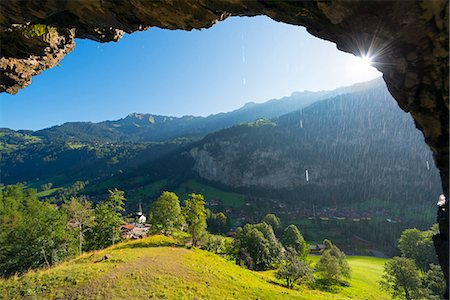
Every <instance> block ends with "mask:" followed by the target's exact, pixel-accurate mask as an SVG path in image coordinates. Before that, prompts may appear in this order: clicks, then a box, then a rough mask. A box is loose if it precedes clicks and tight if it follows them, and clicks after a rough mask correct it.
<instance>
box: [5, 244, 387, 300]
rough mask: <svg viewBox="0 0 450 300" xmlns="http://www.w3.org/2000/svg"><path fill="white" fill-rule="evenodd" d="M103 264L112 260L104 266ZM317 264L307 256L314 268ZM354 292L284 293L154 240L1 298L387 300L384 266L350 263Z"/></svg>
mask: <svg viewBox="0 0 450 300" xmlns="http://www.w3.org/2000/svg"><path fill="white" fill-rule="evenodd" d="M105 257H108V258H106V259H105ZM317 259H318V257H313V256H311V257H310V260H311V261H312V263H314V262H315V261H317ZM348 261H349V264H350V266H351V268H352V279H351V280H350V286H349V287H340V288H337V290H336V291H334V292H333V293H328V292H323V291H318V290H311V289H308V288H307V287H303V286H301V287H299V288H298V289H296V290H290V289H287V288H285V287H283V286H281V284H280V282H279V281H277V280H276V279H275V278H274V277H273V271H266V272H254V271H249V270H247V269H245V268H242V267H239V266H237V265H235V264H234V263H232V262H229V261H227V260H226V259H224V258H222V257H220V256H218V255H215V254H212V253H209V252H206V251H203V250H198V249H186V248H184V247H182V246H181V245H179V244H178V242H177V241H176V240H174V239H172V238H170V237H164V236H152V237H149V238H146V239H142V240H138V241H133V242H127V243H122V244H118V245H116V246H113V247H110V248H107V249H105V250H101V251H96V252H93V253H87V254H84V255H82V256H80V257H78V258H76V259H73V260H71V261H68V262H64V263H62V264H60V265H58V266H56V267H53V268H51V269H47V270H37V271H30V272H28V273H27V274H26V275H24V276H20V277H17V276H16V277H12V278H10V279H7V280H0V291H1V292H0V298H1V299H142V298H147V299H148V298H150V299H374V300H375V299H376V300H380V299H389V296H388V294H387V293H385V292H384V291H381V290H380V289H379V286H378V281H379V280H380V279H381V274H382V271H383V264H384V263H385V262H386V259H380V258H373V257H362V256H359V257H356V256H355V257H349V258H348Z"/></svg>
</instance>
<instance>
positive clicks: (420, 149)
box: [188, 86, 440, 203]
mask: <svg viewBox="0 0 450 300" xmlns="http://www.w3.org/2000/svg"><path fill="white" fill-rule="evenodd" d="M188 155H189V156H190V157H191V158H192V159H193V170H194V171H195V172H196V173H197V174H198V175H199V176H200V177H202V178H204V179H206V180H208V181H213V182H218V183H220V184H222V185H226V186H231V187H233V188H238V189H242V190H247V188H251V189H252V190H254V191H255V192H257V191H258V190H262V193H263V194H264V191H267V190H284V191H286V190H292V191H294V190H295V192H296V193H299V194H302V197H301V198H302V199H303V198H308V199H309V198H311V200H312V201H314V199H317V198H319V194H320V192H323V191H333V192H331V193H326V194H327V195H325V196H322V198H326V199H328V200H329V201H331V199H332V198H333V197H334V195H333V194H339V195H341V197H342V195H346V200H347V201H358V199H359V200H361V199H388V200H392V201H394V200H395V201H405V203H406V202H407V201H411V200H414V201H421V202H427V201H428V199H429V195H430V194H438V193H439V190H440V189H439V186H438V182H439V180H438V172H437V170H436V169H435V168H433V166H431V165H430V164H429V162H430V161H431V159H432V158H431V154H430V151H429V150H428V149H427V148H426V146H425V145H424V143H423V142H422V141H421V136H420V133H419V132H418V131H417V130H414V129H413V124H412V121H411V119H410V117H409V116H408V115H407V114H405V113H403V112H402V111H400V110H399V109H398V107H396V104H395V101H394V100H393V99H392V97H391V96H390V95H389V93H388V92H387V90H386V88H385V87H384V86H378V87H374V88H370V89H368V90H366V91H363V92H356V93H352V94H346V95H340V96H337V97H334V98H331V99H329V100H324V101H322V102H317V103H315V104H312V105H311V106H309V107H307V108H305V109H303V110H300V111H296V112H293V113H290V114H286V115H283V116H281V117H279V118H277V119H274V121H273V122H272V121H267V120H266V121H262V120H261V121H257V122H251V123H248V124H244V125H239V126H234V127H231V128H228V129H224V130H222V131H219V132H216V133H213V134H211V135H209V136H207V137H206V138H205V139H203V140H202V141H200V142H198V143H197V144H195V146H193V147H192V148H191V149H190V150H189V151H188ZM311 195H314V196H311Z"/></svg>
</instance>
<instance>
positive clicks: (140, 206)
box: [136, 200, 142, 216]
mask: <svg viewBox="0 0 450 300" xmlns="http://www.w3.org/2000/svg"><path fill="white" fill-rule="evenodd" d="M136 215H137V216H142V205H141V201H140V200H139V208H138V211H137V213H136Z"/></svg>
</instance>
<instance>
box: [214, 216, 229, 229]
mask: <svg viewBox="0 0 450 300" xmlns="http://www.w3.org/2000/svg"><path fill="white" fill-rule="evenodd" d="M216 223H217V229H218V232H219V233H226V232H227V231H228V219H227V216H225V214H224V213H223V212H218V213H217V214H216Z"/></svg>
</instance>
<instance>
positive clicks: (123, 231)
mask: <svg viewBox="0 0 450 300" xmlns="http://www.w3.org/2000/svg"><path fill="white" fill-rule="evenodd" d="M133 229H134V225H133V224H130V223H128V224H124V225H122V226H121V227H120V237H121V238H122V239H130V238H132V237H133Z"/></svg>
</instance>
